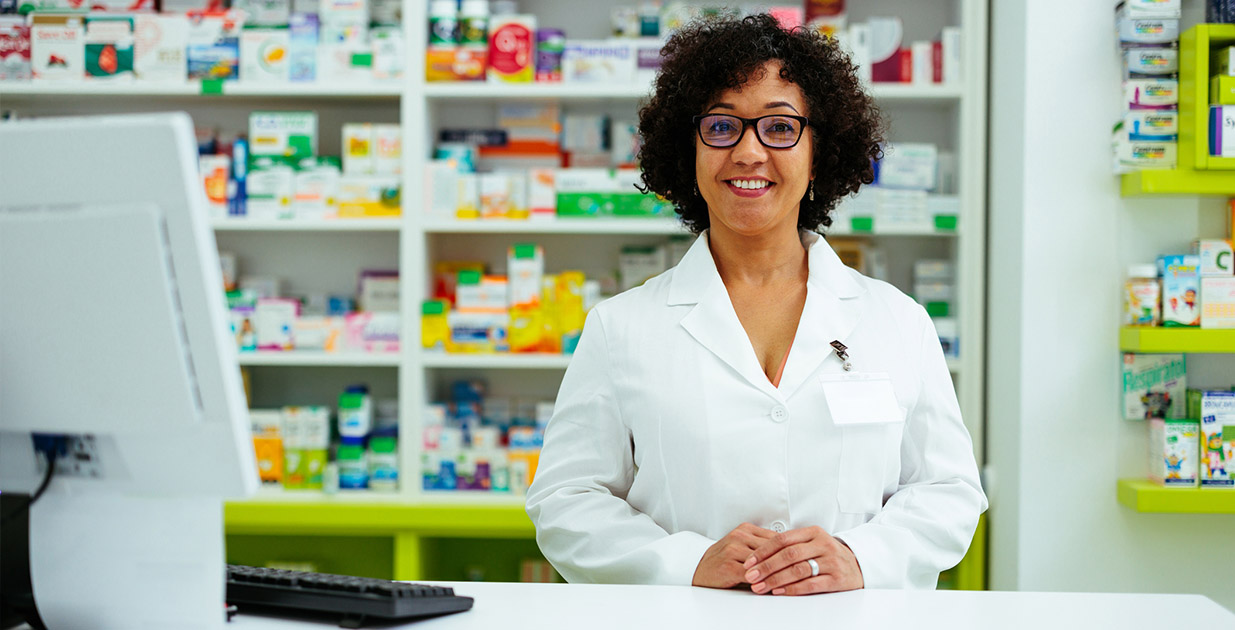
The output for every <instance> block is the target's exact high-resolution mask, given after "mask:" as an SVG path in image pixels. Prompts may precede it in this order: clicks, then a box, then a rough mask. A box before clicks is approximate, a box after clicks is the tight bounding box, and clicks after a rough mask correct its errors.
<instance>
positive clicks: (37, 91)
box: [0, 81, 403, 98]
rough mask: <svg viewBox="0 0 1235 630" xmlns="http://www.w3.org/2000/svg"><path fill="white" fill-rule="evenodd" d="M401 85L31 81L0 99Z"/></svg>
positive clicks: (320, 94) (316, 93)
mask: <svg viewBox="0 0 1235 630" xmlns="http://www.w3.org/2000/svg"><path fill="white" fill-rule="evenodd" d="M402 94H403V84H402V83H401V82H391V83H350V84H349V83H286V84H283V85H277V84H270V83H241V82H237V81H223V82H207V83H205V84H203V83H202V82H201V81H186V82H184V83H155V82H151V83H146V82H142V81H130V82H124V83H121V82H106V81H28V82H5V83H0V96H8V97H14V96H28V97H60V96H168V97H177V96H199V95H204V96H260V97H263V98H283V97H286V98H359V97H364V98H397V97H399V96H400V95H402Z"/></svg>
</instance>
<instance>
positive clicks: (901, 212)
mask: <svg viewBox="0 0 1235 630" xmlns="http://www.w3.org/2000/svg"><path fill="white" fill-rule="evenodd" d="M956 168H957V164H956V155H955V154H954V153H952V152H950V151H941V150H939V147H937V146H936V145H934V144H930V143H915V142H900V143H895V144H888V145H886V146H885V147H884V155H883V157H882V158H881V159H880V160H878V161H877V162H876V163H875V182H874V185H873V186H869V187H866V188H863V189H862V190H861V191H860V192H859V193H858V194H856V195H853V196H851V197H847V198H845V199H844V200H843V201H842V202H841V203H840V204H839V205H838V206H837V207H836V213H835V215H833V219H832V220H833V230H835V231H836V232H840V233H845V232H858V233H869V232H936V231H941V232H951V231H955V230H956V229H957V227H958V217H959V215H960V198H959V197H957V196H956V195H955V191H956V180H957V177H956Z"/></svg>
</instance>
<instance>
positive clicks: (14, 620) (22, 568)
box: [0, 492, 47, 630]
mask: <svg viewBox="0 0 1235 630" xmlns="http://www.w3.org/2000/svg"><path fill="white" fill-rule="evenodd" d="M29 501H30V495H28V494H19V493H16V492H5V493H3V494H0V518H3V517H4V516H7V515H9V514H12V515H13V516H12V517H10V518H9V519H8V520H6V521H4V522H3V523H0V629H8V628H15V627H17V626H19V625H21V624H23V623H27V624H30V627H31V628H34V630H47V627H46V626H45V625H44V624H43V620H42V619H40V618H39V612H38V610H37V609H36V608H35V606H34V590H33V589H32V587H31V586H30V535H29V534H30V516H29V513H28V512H27V511H26V503H27V502H29Z"/></svg>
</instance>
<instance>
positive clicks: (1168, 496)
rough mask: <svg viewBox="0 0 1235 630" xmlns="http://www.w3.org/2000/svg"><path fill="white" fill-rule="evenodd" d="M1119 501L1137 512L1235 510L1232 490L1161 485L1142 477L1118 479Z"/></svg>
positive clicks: (1213, 512) (1222, 511)
mask: <svg viewBox="0 0 1235 630" xmlns="http://www.w3.org/2000/svg"><path fill="white" fill-rule="evenodd" d="M1118 493H1119V495H1118V496H1119V502H1120V503H1122V504H1123V505H1124V507H1127V508H1131V509H1133V510H1136V511H1137V512H1159V513H1166V512H1169V513H1176V514H1235V490H1219V489H1206V490H1202V489H1200V488H1164V487H1162V486H1159V485H1158V484H1156V483H1153V482H1152V481H1148V480H1144V479H1120V480H1119V484H1118Z"/></svg>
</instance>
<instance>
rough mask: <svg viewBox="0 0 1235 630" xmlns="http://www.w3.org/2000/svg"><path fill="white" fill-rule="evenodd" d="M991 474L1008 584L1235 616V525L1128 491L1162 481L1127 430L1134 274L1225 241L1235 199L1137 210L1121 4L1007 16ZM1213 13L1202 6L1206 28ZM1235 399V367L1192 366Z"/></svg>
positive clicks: (1003, 20) (996, 185)
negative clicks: (1124, 117) (1178, 596)
mask: <svg viewBox="0 0 1235 630" xmlns="http://www.w3.org/2000/svg"><path fill="white" fill-rule="evenodd" d="M991 4H992V5H993V6H992V24H991V28H992V31H991V55H992V57H991V72H992V75H991V136H990V137H991V148H990V155H991V161H990V169H991V170H990V198H991V205H990V226H991V227H990V288H989V299H990V302H989V309H990V311H989V324H990V332H989V334H990V339H989V344H990V345H989V358H988V365H989V367H988V369H989V395H990V398H989V400H988V404H987V408H988V413H989V420H988V431H989V433H988V443H987V444H988V453H989V457H988V461H989V463H990V473H991V477H990V484H989V485H990V489H991V490H992V507H991V514H990V518H991V521H990V522H991V528H992V531H991V551H990V558H991V582H992V583H991V585H992V588H995V589H1000V590H1011V589H1019V590H1047V591H1133V592H1192V593H1202V594H1204V595H1206V596H1208V597H1210V598H1212V599H1214V600H1216V601H1218V602H1219V603H1220V604H1222V605H1224V606H1226V607H1228V608H1231V609H1235V571H1233V569H1232V559H1233V558H1235V516H1230V515H1177V514H1140V513H1136V512H1133V511H1131V510H1128V509H1126V508H1124V507H1122V506H1120V505H1119V504H1118V502H1117V501H1116V499H1115V482H1116V479H1118V478H1119V477H1137V476H1142V475H1143V474H1144V473H1145V470H1146V463H1145V460H1146V456H1145V452H1146V439H1145V435H1144V434H1145V427H1144V425H1143V424H1139V423H1133V422H1125V421H1123V420H1121V419H1120V417H1119V416H1120V414H1119V410H1118V409H1119V408H1118V405H1119V392H1120V390H1119V349H1118V325H1119V315H1120V287H1121V284H1122V279H1123V271H1124V269H1125V268H1126V266H1127V264H1128V263H1130V262H1136V261H1150V260H1153V258H1154V257H1156V256H1157V255H1158V254H1162V253H1171V252H1182V251H1184V248H1185V247H1187V245H1188V243H1189V242H1190V241H1191V239H1192V238H1195V237H1196V236H1197V235H1198V234H1199V235H1201V236H1207V237H1218V236H1221V235H1222V231H1223V230H1225V228H1226V225H1225V220H1224V219H1222V218H1221V213H1222V209H1221V205H1222V200H1203V201H1198V200H1197V199H1196V198H1189V197H1179V198H1166V197H1163V198H1158V199H1150V200H1143V199H1136V200H1124V199H1122V198H1121V197H1120V195H1119V187H1118V179H1117V178H1116V177H1114V176H1112V175H1111V174H1110V141H1109V134H1110V128H1111V126H1112V124H1113V123H1114V120H1115V117H1116V114H1117V112H1118V111H1119V105H1120V104H1119V73H1120V65H1119V60H1118V56H1117V53H1116V44H1115V39H1114V32H1113V31H1114V27H1113V12H1112V10H1111V6H1112V5H1113V2H1109V3H1108V2H1075V1H1073V0H996V1H993V2H992V3H991ZM1200 4H1201V3H1200V2H1197V1H1195V0H1185V5H1186V9H1187V10H1188V15H1187V16H1186V17H1188V18H1192V19H1193V21H1195V17H1196V15H1195V14H1196V13H1198V11H1197V7H1194V6H1193V5H1200ZM1190 365H1191V366H1192V368H1195V369H1192V370H1190V374H1189V376H1190V378H1193V382H1194V383H1197V382H1198V381H1209V382H1208V383H1199V384H1209V385H1231V384H1233V383H1235V370H1232V369H1231V368H1232V366H1233V365H1235V361H1232V360H1230V359H1228V358H1225V357H1219V358H1202V359H1200V360H1197V361H1191V362H1190Z"/></svg>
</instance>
